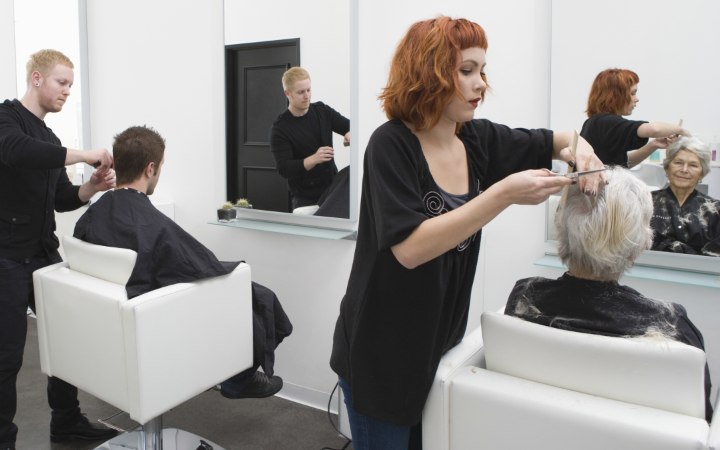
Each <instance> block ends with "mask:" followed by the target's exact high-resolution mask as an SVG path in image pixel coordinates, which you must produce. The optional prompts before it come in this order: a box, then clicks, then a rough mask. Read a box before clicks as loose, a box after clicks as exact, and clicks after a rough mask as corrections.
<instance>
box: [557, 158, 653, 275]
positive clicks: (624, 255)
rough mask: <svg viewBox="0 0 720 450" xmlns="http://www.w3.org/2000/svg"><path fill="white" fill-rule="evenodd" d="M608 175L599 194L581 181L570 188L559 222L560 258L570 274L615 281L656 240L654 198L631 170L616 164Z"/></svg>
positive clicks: (558, 218)
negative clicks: (591, 192)
mask: <svg viewBox="0 0 720 450" xmlns="http://www.w3.org/2000/svg"><path fill="white" fill-rule="evenodd" d="M608 179H609V183H608V184H607V186H604V187H603V188H602V189H600V192H599V193H598V195H597V196H590V195H586V194H584V193H583V192H582V191H581V190H580V188H579V186H578V185H577V184H574V185H571V186H568V187H566V189H567V192H566V193H564V195H567V198H566V201H565V203H564V205H563V206H561V208H560V209H559V210H558V212H557V214H555V226H556V227H557V231H558V241H559V246H558V250H559V254H560V259H562V261H563V262H564V263H565V264H566V265H567V266H568V268H569V269H570V271H571V272H572V271H573V269H574V270H579V271H581V272H583V273H592V274H594V275H595V276H597V278H598V279H601V280H613V281H617V280H618V279H619V278H620V276H621V275H622V274H623V273H624V272H625V270H626V269H628V268H630V267H631V266H632V264H633V263H634V262H635V259H637V257H638V256H640V254H641V253H642V252H643V251H645V250H647V249H649V248H650V245H651V244H652V237H653V231H652V228H650V219H651V218H652V213H653V202H652V195H651V194H650V189H649V188H648V186H647V185H646V184H645V183H644V182H642V181H640V180H639V179H638V178H636V177H635V176H634V175H633V174H632V173H631V172H630V171H629V170H627V169H624V168H622V167H620V166H615V167H613V168H612V169H610V171H609V172H608ZM561 203H562V202H561Z"/></svg>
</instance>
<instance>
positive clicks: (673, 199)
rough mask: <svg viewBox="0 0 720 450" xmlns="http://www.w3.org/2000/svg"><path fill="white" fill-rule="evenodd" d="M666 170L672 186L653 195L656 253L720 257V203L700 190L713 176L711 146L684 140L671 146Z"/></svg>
mask: <svg viewBox="0 0 720 450" xmlns="http://www.w3.org/2000/svg"><path fill="white" fill-rule="evenodd" d="M663 167H664V168H665V173H666V174H667V178H668V183H669V184H668V187H666V188H665V189H660V190H658V191H654V192H653V193H652V196H653V204H654V207H655V212H654V213H653V218H652V222H651V226H652V228H653V230H654V231H655V238H654V239H653V245H652V249H653V250H660V251H664V252H675V253H688V254H693V255H706V256H720V200H716V199H714V198H712V197H708V196H707V195H705V194H703V193H702V192H700V191H698V190H697V189H696V187H697V185H698V183H700V181H702V179H703V178H704V177H705V175H707V174H708V172H710V151H709V149H708V146H707V145H706V144H704V143H703V142H702V141H701V140H699V139H698V138H695V137H682V138H680V139H678V140H677V141H675V142H673V143H672V144H671V145H670V146H668V148H667V151H666V157H665V160H664V161H663Z"/></svg>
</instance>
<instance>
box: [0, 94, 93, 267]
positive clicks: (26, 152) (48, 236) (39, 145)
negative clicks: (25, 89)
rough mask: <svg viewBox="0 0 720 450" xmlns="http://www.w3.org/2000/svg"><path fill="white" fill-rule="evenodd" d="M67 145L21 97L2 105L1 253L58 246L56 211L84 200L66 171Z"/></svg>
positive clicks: (19, 255)
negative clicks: (21, 100) (64, 145)
mask: <svg viewBox="0 0 720 450" xmlns="http://www.w3.org/2000/svg"><path fill="white" fill-rule="evenodd" d="M66 155H67V149H66V148H65V147H63V146H62V145H61V144H60V139H58V137H57V136H55V134H54V133H53V132H52V130H51V129H50V128H48V127H47V126H46V125H45V122H44V121H42V120H41V119H40V118H38V117H37V116H36V115H34V114H33V113H32V112H30V111H29V110H28V109H27V108H25V107H24V106H23V105H22V103H20V101H18V100H6V101H5V102H3V103H2V104H0V258H8V259H14V260H22V259H25V258H29V257H32V256H35V255H38V254H42V253H46V254H51V253H54V252H56V251H57V248H58V239H57V237H56V236H55V211H58V212H63V211H72V210H73V209H77V208H79V207H80V206H82V205H83V204H84V202H82V201H81V200H80V198H79V197H78V190H79V187H78V186H75V185H73V184H72V183H71V182H70V179H69V178H68V176H67V173H66V171H65V157H66Z"/></svg>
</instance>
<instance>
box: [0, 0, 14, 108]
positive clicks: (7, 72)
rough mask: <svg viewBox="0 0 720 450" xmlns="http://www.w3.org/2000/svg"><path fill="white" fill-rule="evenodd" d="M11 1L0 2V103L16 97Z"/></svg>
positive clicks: (12, 8)
mask: <svg viewBox="0 0 720 450" xmlns="http://www.w3.org/2000/svg"><path fill="white" fill-rule="evenodd" d="M14 17H15V12H14V7H13V0H0V60H2V62H3V64H2V65H1V66H0V101H4V100H5V99H6V98H15V97H17V88H16V84H15V83H16V81H15V80H16V76H15V19H14Z"/></svg>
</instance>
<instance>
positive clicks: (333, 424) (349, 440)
mask: <svg viewBox="0 0 720 450" xmlns="http://www.w3.org/2000/svg"><path fill="white" fill-rule="evenodd" d="M338 386H339V383H335V387H334V388H333V390H332V392H331V393H330V398H329V399H328V406H327V416H328V420H329V421H330V425H332V427H333V428H334V429H335V431H337V433H338V434H339V435H340V436H342V437H344V438H345V439H347V442H346V443H345V445H343V446H342V447H341V448H339V449H336V448H332V447H323V448H322V449H320V450H345V449H346V448H348V446H349V445H350V444H351V443H352V439H350V438H349V437H347V436H345V434H344V433H343V432H342V431H340V428H338V425H337V424H336V423H335V422H333V420H332V415H331V414H330V405H331V404H332V399H333V396H334V395H335V391H336V390H337V388H338Z"/></svg>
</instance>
